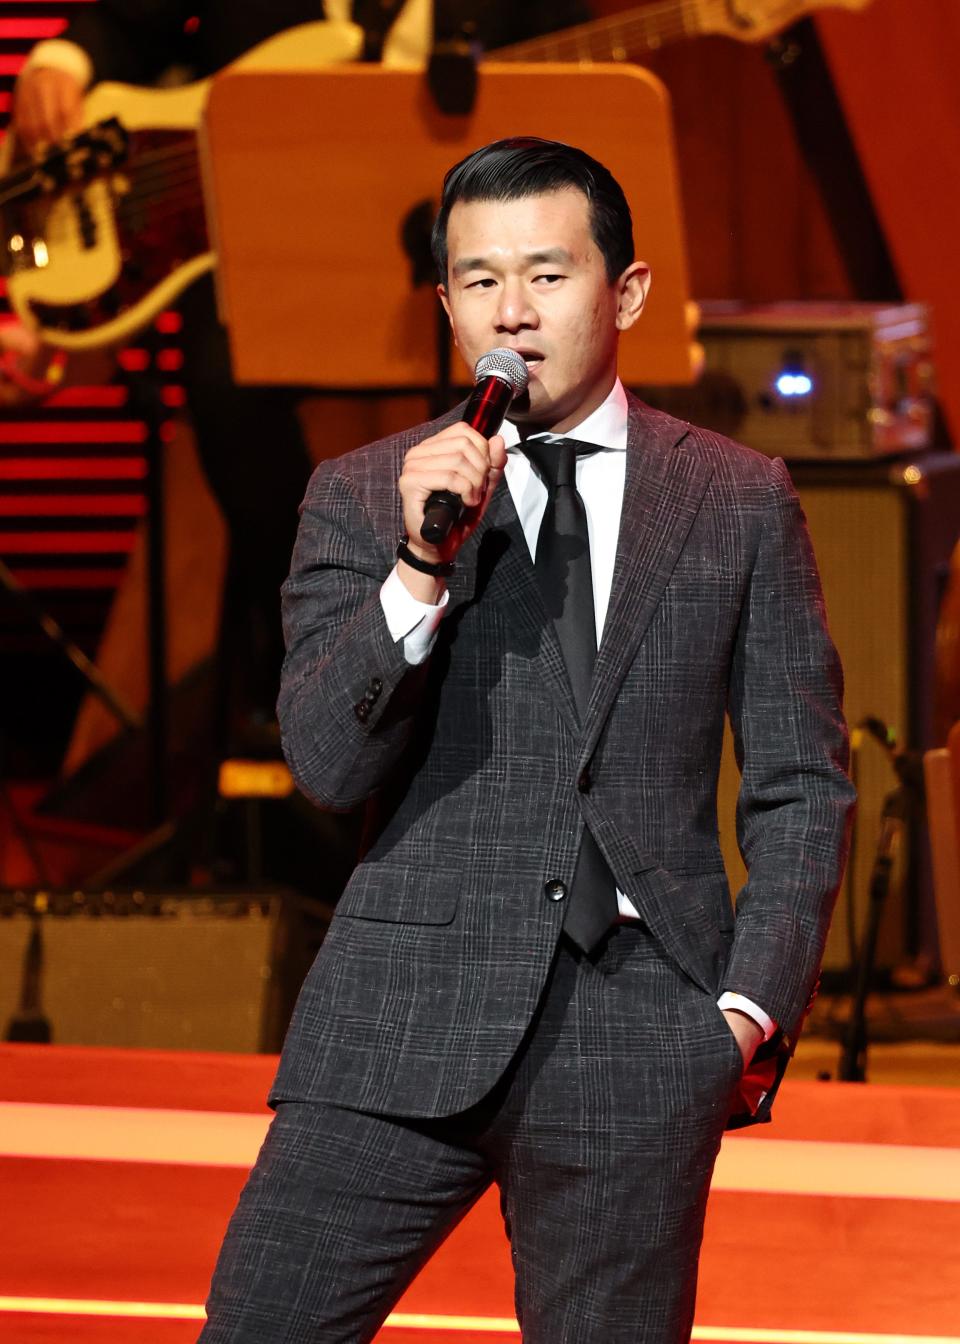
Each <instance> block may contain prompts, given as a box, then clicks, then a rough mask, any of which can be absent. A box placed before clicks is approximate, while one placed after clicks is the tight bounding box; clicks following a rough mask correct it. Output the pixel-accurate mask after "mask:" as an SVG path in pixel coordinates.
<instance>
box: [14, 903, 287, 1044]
mask: <svg viewBox="0 0 960 1344" xmlns="http://www.w3.org/2000/svg"><path fill="white" fill-rule="evenodd" d="M288 899H289V898H288V897H287V896H286V894H285V893H281V892H278V891H271V892H258V893H254V894H251V893H249V892H245V893H235V894H223V893H217V894H216V895H204V894H202V893H194V892H182V893H149V892H142V891H129V892H120V891H117V892H105V893H99V894H88V893H84V892H68V893H44V892H28V893H25V892H5V893H0V1029H2V1030H3V1031H4V1032H5V1034H10V1024H11V1022H14V1023H15V1022H16V1015H17V1013H18V1010H19V1005H20V1002H21V995H22V989H23V986H24V971H25V968H27V963H28V961H29V960H30V959H29V958H28V944H29V941H30V937H31V934H32V932H33V931H34V930H35V929H36V930H39V933H40V936H41V946H42V964H41V965H40V966H39V967H37V966H36V965H35V964H34V966H33V967H32V971H31V970H28V972H27V974H28V978H30V976H31V975H32V978H33V980H34V981H35V983H36V989H37V991H38V992H34V994H33V997H34V999H35V1001H36V1002H37V1003H38V1006H39V1009H40V1012H41V1014H42V1016H43V1017H45V1018H46V1020H47V1021H48V1022H49V1024H50V1027H51V1030H52V1039H53V1041H54V1042H55V1043H56V1044H58V1045H102V1046H124V1047H133V1048H138V1049H142V1048H151V1047H153V1048H161V1049H187V1050H223V1051H239V1052H246V1051H258V1050H275V1049H277V1048H278V1044H279V1037H280V1035H281V1034H282V1030H283V1027H284V1025H285V1023H284V1022H283V1021H281V1020H280V1019H281V1017H282V1015H283V1011H284V1006H285V1002H286V998H287V997H288V996H287V995H286V993H285V990H284V986H283V984H282V979H283V974H282V966H283V962H284V959H285V956H286V943H287V928H288V923H287V920H286V918H285V910H286V907H287V904H288ZM35 951H36V944H34V952H35Z"/></svg>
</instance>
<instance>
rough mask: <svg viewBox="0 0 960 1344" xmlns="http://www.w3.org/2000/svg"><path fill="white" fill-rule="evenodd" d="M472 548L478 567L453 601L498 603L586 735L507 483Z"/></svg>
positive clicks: (465, 572)
mask: <svg viewBox="0 0 960 1344" xmlns="http://www.w3.org/2000/svg"><path fill="white" fill-rule="evenodd" d="M468 545H469V546H470V547H471V549H472V550H473V551H474V553H475V556H476V569H475V571H474V567H473V565H471V564H465V565H464V566H463V567H462V569H461V568H458V569H457V570H455V571H454V573H453V575H452V576H451V579H450V581H449V588H450V601H451V603H459V602H471V601H474V600H480V599H482V600H484V601H494V602H496V604H497V605H498V607H499V608H500V610H501V612H502V614H503V617H504V620H505V621H506V622H507V624H508V625H509V626H510V628H511V631H512V636H513V638H512V641H511V646H512V647H513V648H514V649H516V651H517V652H518V653H519V654H520V656H521V657H527V658H529V659H530V660H531V661H535V662H536V663H537V665H538V670H539V672H540V673H541V675H542V679H543V686H544V690H545V691H546V692H547V693H548V694H551V695H552V696H553V698H554V700H555V701H556V704H557V708H558V710H559V712H560V715H561V717H562V718H563V719H564V721H565V723H566V724H567V726H568V727H569V729H570V731H571V732H572V733H573V734H574V736H576V737H579V736H580V733H581V724H580V719H579V717H578V715H577V708H576V703H575V702H574V698H573V690H572V688H571V686H570V678H569V677H568V675H567V668H566V664H565V663H564V660H563V652H562V650H561V648H560V644H559V641H558V640H557V636H556V631H555V630H554V628H553V621H552V620H551V619H550V617H549V615H548V613H547V609H546V607H545V606H544V602H543V598H542V597H541V595H540V588H539V586H538V584H537V579H536V574H535V572H534V568H533V561H532V560H531V559H530V552H529V550H528V549H527V543H526V539H525V538H524V535H523V528H522V527H521V526H520V520H519V518H518V517H517V511H516V509H515V507H514V504H513V498H512V496H511V494H510V489H509V487H508V485H507V483H506V480H501V481H500V484H499V485H498V487H497V489H496V492H495V494H494V496H493V499H492V500H491V501H490V504H489V506H488V508H487V512H486V513H485V514H484V517H483V519H482V521H481V523H480V526H479V527H478V528H477V530H476V532H475V533H474V534H473V536H472V537H471V538H470V542H469V543H468Z"/></svg>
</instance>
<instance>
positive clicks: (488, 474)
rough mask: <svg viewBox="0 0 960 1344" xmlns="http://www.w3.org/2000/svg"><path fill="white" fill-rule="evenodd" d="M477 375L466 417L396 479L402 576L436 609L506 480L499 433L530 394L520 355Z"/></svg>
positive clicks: (483, 362) (417, 451)
mask: <svg viewBox="0 0 960 1344" xmlns="http://www.w3.org/2000/svg"><path fill="white" fill-rule="evenodd" d="M475 378H476V383H475V386H474V390H473V392H472V394H471V396H470V400H469V401H468V402H467V405H466V407H465V409H464V414H463V419H462V420H460V421H458V422H457V423H456V424H455V425H448V426H447V428H446V429H442V430H441V431H440V432H439V434H433V435H431V437H430V438H429V439H424V440H423V442H422V443H418V444H417V445H416V446H415V447H413V448H411V449H410V451H409V452H408V453H407V455H406V457H405V459H404V463H403V471H402V473H401V475H400V480H399V482H398V486H399V490H400V498H401V500H402V502H403V525H404V529H405V531H406V540H405V542H404V543H402V544H401V546H400V547H399V548H398V551H397V555H398V558H399V574H400V578H401V579H402V580H403V583H404V585H405V587H406V588H407V589H408V591H409V592H410V593H411V594H412V595H413V596H414V597H416V598H417V599H418V600H419V601H421V602H426V603H429V604H430V605H434V604H435V603H436V602H438V601H439V599H440V597H441V595H442V593H443V587H444V582H443V581H444V578H445V577H446V575H447V574H448V573H449V572H450V569H451V566H452V563H453V560H454V557H455V556H456V554H457V552H458V551H459V550H460V547H461V546H462V545H463V544H464V542H465V541H466V540H467V538H468V537H470V536H471V535H472V533H473V532H474V530H475V529H476V527H477V525H478V523H479V522H480V520H481V518H482V517H483V515H484V513H485V512H486V509H487V506H488V504H489V502H490V499H491V497H492V495H493V492H494V490H496V488H497V485H498V484H499V482H500V478H501V477H502V476H503V471H504V467H505V465H506V461H507V452H506V447H505V446H504V441H503V438H502V437H501V435H500V434H498V433H497V432H496V431H497V430H499V428H500V425H501V424H502V423H503V417H504V415H505V414H506V412H507V409H508V408H509V406H510V403H511V402H512V401H513V399H514V397H516V396H518V395H519V394H520V393H522V392H524V391H525V390H526V386H527V366H526V364H525V363H524V362H523V359H522V358H521V356H520V355H518V354H517V353H516V351H514V350H507V349H498V350H491V351H490V352H489V353H488V354H486V355H483V356H482V357H481V358H480V359H479V360H478V361H477V367H476V370H475Z"/></svg>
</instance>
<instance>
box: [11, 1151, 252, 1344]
mask: <svg viewBox="0 0 960 1344" xmlns="http://www.w3.org/2000/svg"><path fill="white" fill-rule="evenodd" d="M245 1178H246V1172H245V1171H242V1170H238V1169H236V1168H234V1169H231V1168H221V1169H219V1170H211V1169H209V1168H207V1169H204V1168H201V1167H193V1166H191V1167H171V1166H147V1165H145V1164H140V1163H135V1162H69V1161H63V1160H59V1159H43V1158H27V1159H24V1158H0V1189H2V1190H3V1192H4V1194H3V1203H4V1207H5V1214H4V1219H3V1224H2V1230H0V1238H2V1260H0V1296H11V1297H12V1296H21V1295H22V1296H27V1297H54V1298H56V1297H82V1298H96V1299H100V1300H106V1301H114V1300H116V1301H135V1302H194V1303H196V1302H203V1300H204V1298H205V1297H206V1293H207V1285H208V1283H209V1279H210V1271H211V1270H212V1268H213V1261H214V1258H215V1256H216V1252H217V1247H218V1246H219V1245H220V1240H221V1238H222V1236H223V1232H224V1228H225V1225H226V1221H227V1218H228V1217H229V1215H230V1211H231V1209H232V1208H233V1206H234V1204H235V1203H236V1200H237V1196H238V1195H239V1193H240V1189H241V1187H242V1185H243V1182H244V1180H245ZM3 1337H4V1336H3V1317H2V1316H0V1339H2V1338H3Z"/></svg>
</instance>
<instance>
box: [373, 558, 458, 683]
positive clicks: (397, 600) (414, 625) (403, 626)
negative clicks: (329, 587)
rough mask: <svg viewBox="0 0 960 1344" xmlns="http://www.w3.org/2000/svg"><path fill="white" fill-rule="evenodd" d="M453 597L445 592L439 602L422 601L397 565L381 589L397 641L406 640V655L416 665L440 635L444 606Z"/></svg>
mask: <svg viewBox="0 0 960 1344" xmlns="http://www.w3.org/2000/svg"><path fill="white" fill-rule="evenodd" d="M449 600H450V594H449V592H446V591H445V592H444V594H443V596H442V597H441V598H440V601H439V602H438V603H437V605H436V606H431V605H430V604H429V603H428V602H421V601H420V600H419V599H418V598H416V597H414V595H413V594H412V593H411V592H410V590H409V588H408V587H407V586H406V584H405V583H404V582H403V579H401V577H400V575H399V574H398V573H397V567H396V565H394V567H393V569H391V571H390V573H389V574H388V575H387V577H386V579H385V580H384V583H383V587H382V588H381V589H380V605H381V607H382V608H383V614H384V617H385V619H386V622H387V629H388V630H389V631H390V638H391V639H392V640H393V641H394V642H395V643H397V644H399V642H400V641H401V640H403V656H404V658H405V659H406V660H407V662H408V663H410V665H411V666H412V667H416V666H417V665H418V664H419V663H425V662H426V660H427V659H428V658H429V656H430V652H431V650H432V649H433V645H434V641H435V640H436V638H437V630H438V629H439V628H440V622H441V621H442V620H443V615H444V610H445V608H446V605H447V603H448V601H449Z"/></svg>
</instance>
